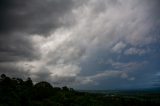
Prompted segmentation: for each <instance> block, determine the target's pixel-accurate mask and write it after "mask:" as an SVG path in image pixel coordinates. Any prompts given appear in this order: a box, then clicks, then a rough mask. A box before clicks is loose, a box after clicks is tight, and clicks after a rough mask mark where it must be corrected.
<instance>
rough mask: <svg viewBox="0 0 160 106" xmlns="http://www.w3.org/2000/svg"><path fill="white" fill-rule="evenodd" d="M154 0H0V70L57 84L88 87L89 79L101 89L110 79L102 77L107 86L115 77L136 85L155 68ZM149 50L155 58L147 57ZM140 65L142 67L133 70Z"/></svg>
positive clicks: (156, 8)
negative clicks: (145, 62)
mask: <svg viewBox="0 0 160 106" xmlns="http://www.w3.org/2000/svg"><path fill="white" fill-rule="evenodd" d="M159 3H160V2H159V0H152V1H151V0H134V1H130V0H129V1H127V0H126V1H125V0H124V1H122V0H1V1H0V23H1V24H0V74H1V73H5V74H7V75H10V76H18V77H22V78H24V76H30V77H31V78H32V79H33V80H34V81H41V80H46V81H48V82H51V83H52V84H53V85H57V86H58V85H59V86H61V85H72V84H74V83H77V82H78V83H77V84H79V85H80V86H83V85H81V84H88V85H87V86H90V84H91V83H92V82H93V83H94V84H98V83H99V84H100V85H103V86H105V87H104V88H106V87H107V85H105V84H104V83H105V82H106V81H108V80H113V81H108V82H110V87H111V88H112V87H117V85H116V84H118V83H119V79H121V81H122V82H121V83H122V86H123V85H124V82H126V83H125V84H126V85H125V86H127V85H128V83H130V82H129V81H133V82H134V83H132V84H133V86H134V84H136V83H137V82H138V81H139V83H138V84H139V85H140V84H141V83H142V82H144V81H145V82H146V83H148V81H149V79H147V78H150V77H152V76H149V75H150V74H153V75H154V74H155V73H156V72H157V71H154V70H158V69H159V67H157V66H159V64H158V60H159V55H158V53H157V51H155V50H156V49H157V50H159V49H158V48H159V43H157V42H158V40H160V37H159V28H160V20H159V17H160V14H159ZM155 41H156V42H155ZM154 43H155V44H154ZM151 44H152V45H153V44H154V45H153V46H152V49H150V48H151V47H150V46H151ZM155 45H157V47H156V46H155ZM147 48H148V49H147ZM127 50H128V51H127ZM147 50H150V51H149V52H148V53H145V52H146V51H147ZM125 51H127V52H126V54H127V55H124V54H125ZM153 51H155V53H152V52H153ZM151 53H152V54H151ZM137 54H138V56H137ZM151 55H152V56H154V57H155V59H153V60H150V59H149V57H151ZM157 58H158V59H157ZM143 61H147V62H151V63H152V64H154V65H152V66H151V64H148V65H146V64H143ZM155 61H157V62H156V63H155ZM140 66H141V67H146V69H143V70H144V71H143V70H142V71H139V70H141V67H140ZM149 67H151V68H149ZM154 67H155V68H154ZM107 70H116V71H115V72H116V73H115V72H108V71H107ZM150 70H151V71H150ZM152 70H153V71H152ZM129 72H130V73H131V72H132V73H131V74H132V75H130V73H129ZM143 74H144V77H142V76H141V75H143ZM113 77H114V79H113ZM118 78H119V79H118ZM138 78H139V79H138ZM140 78H143V81H140ZM102 80H103V81H102ZM124 80H125V81H124ZM136 81H137V82H136ZM141 86H143V85H141ZM84 87H86V86H85V85H84ZM97 87H99V86H97Z"/></svg>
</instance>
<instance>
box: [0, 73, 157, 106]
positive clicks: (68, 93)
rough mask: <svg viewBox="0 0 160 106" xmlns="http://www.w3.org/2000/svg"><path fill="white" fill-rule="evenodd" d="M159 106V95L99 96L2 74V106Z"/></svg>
mask: <svg viewBox="0 0 160 106" xmlns="http://www.w3.org/2000/svg"><path fill="white" fill-rule="evenodd" d="M146 105H150V106H160V95H159V94H157V93H154V94H152V93H150V94H133V95H129V94H126V95H125V93H123V94H109V95H107V94H99V93H87V92H80V91H75V90H74V89H73V88H68V87H66V86H65V87H62V88H59V87H52V86H51V85H50V84H49V83H48V82H45V81H42V82H39V83H36V84H35V85H34V84H33V82H32V80H31V78H28V79H27V80H26V81H23V80H22V79H20V78H10V77H7V76H6V75H4V74H2V75H1V78H0V106H146Z"/></svg>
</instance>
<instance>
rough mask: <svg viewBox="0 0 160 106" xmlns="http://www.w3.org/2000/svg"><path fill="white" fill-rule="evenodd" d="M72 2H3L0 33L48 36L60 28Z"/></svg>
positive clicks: (37, 0)
mask: <svg viewBox="0 0 160 106" xmlns="http://www.w3.org/2000/svg"><path fill="white" fill-rule="evenodd" d="M72 4H73V3H72V0H23V1H22V0H1V1H0V7H1V8H0V9H1V10H0V12H1V14H0V17H1V19H0V23H1V25H0V33H4V34H5V33H11V34H12V33H15V32H18V33H19V32H22V33H36V34H46V33H48V32H49V31H50V30H51V29H54V28H57V27H59V26H60V25H61V24H62V23H60V22H59V17H62V16H63V15H64V14H65V13H66V12H67V11H68V10H69V9H70V8H71V6H72Z"/></svg>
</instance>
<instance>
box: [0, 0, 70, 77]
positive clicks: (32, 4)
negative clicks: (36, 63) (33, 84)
mask: <svg viewBox="0 0 160 106" xmlns="http://www.w3.org/2000/svg"><path fill="white" fill-rule="evenodd" d="M72 6H73V2H72V0H1V1H0V23H1V24H0V72H1V73H6V74H9V75H12V73H14V75H15V74H17V76H19V77H20V76H21V75H19V74H18V73H20V71H19V70H21V71H22V72H23V71H24V69H23V68H21V69H19V68H18V67H16V63H17V62H20V61H33V60H37V59H39V58H40V53H39V51H38V50H37V49H36V48H35V47H34V46H35V45H34V44H33V42H32V39H31V37H32V35H33V34H40V35H41V36H48V34H49V33H50V31H54V30H55V29H56V28H58V27H60V26H61V25H63V23H61V22H60V21H59V18H60V17H63V16H64V15H65V14H66V13H67V12H68V11H69V10H70V9H71V7H72ZM8 62H12V63H13V64H14V65H10V64H8ZM1 64H3V66H2V65H1ZM4 64H5V65H4ZM24 75H26V76H29V74H24Z"/></svg>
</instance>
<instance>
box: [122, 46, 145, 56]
mask: <svg viewBox="0 0 160 106" xmlns="http://www.w3.org/2000/svg"><path fill="white" fill-rule="evenodd" d="M145 53H147V50H144V49H138V48H129V49H127V50H126V51H125V52H124V54H126V55H143V54H145Z"/></svg>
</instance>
